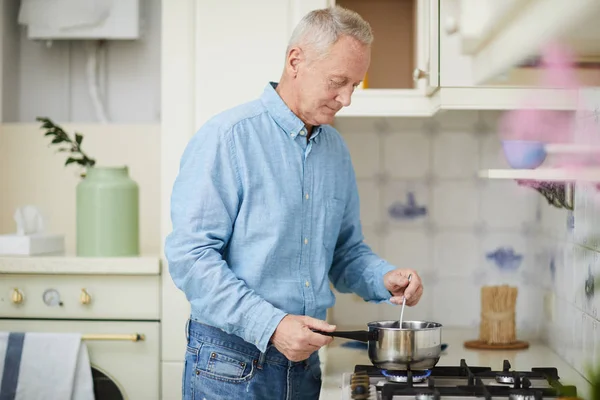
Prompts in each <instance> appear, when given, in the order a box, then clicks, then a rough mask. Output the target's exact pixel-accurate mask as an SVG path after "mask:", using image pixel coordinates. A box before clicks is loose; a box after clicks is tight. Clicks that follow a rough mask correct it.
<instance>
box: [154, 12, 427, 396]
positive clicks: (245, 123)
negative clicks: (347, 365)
mask: <svg viewBox="0 0 600 400" xmlns="http://www.w3.org/2000/svg"><path fill="white" fill-rule="evenodd" d="M372 40H373V39H372V33H371V28H370V26H369V25H368V24H367V23H366V22H365V21H364V20H363V19H362V18H361V17H360V16H359V15H357V14H356V13H354V12H351V11H349V10H345V9H343V8H340V7H334V8H329V9H324V10H317V11H313V12H311V13H309V14H308V15H306V16H305V17H304V18H303V19H302V21H301V22H300V23H299V25H298V26H297V28H296V29H295V31H294V33H293V35H292V38H291V39H290V42H289V46H288V49H287V53H286V60H285V67H284V71H283V74H282V76H281V79H280V82H279V84H275V83H269V84H268V85H267V86H266V88H265V90H264V93H263V94H262V96H261V97H260V99H257V100H255V101H252V102H250V103H247V104H243V105H240V106H237V107H235V108H233V109H231V110H227V111H225V112H223V113H221V114H219V115H217V116H216V117H214V118H212V119H211V120H210V121H208V122H207V123H206V124H205V125H204V126H202V127H201V128H200V130H199V131H198V132H197V133H196V135H195V136H194V137H193V138H192V139H191V141H190V142H189V144H188V146H187V148H186V150H185V152H184V154H183V156H182V160H181V165H180V171H179V174H178V176H177V179H176V182H175V185H174V188H173V194H172V204H171V207H172V221H173V232H172V233H171V234H170V235H169V236H168V238H167V241H166V246H165V247H166V248H165V253H166V257H167V260H168V263H169V270H170V273H171V276H172V278H173V281H174V282H175V284H176V285H177V287H178V288H180V289H181V290H182V291H183V292H184V293H185V294H186V296H187V299H188V300H189V301H190V303H191V310H192V311H191V317H190V320H189V321H188V326H187V334H188V346H187V351H186V355H185V372H184V377H183V395H184V398H185V399H189V398H192V397H193V398H196V399H206V400H214V399H261V400H269V399H277V400H279V399H292V398H293V399H318V398H319V392H320V387H321V370H320V367H319V359H318V352H317V350H318V349H319V348H321V347H322V346H324V345H327V344H328V343H330V341H331V340H332V339H331V338H330V337H328V336H325V335H322V334H318V333H315V332H313V330H322V331H329V332H331V331H334V330H335V326H332V325H329V324H328V323H326V322H325V321H323V319H324V318H325V315H326V310H327V309H328V308H329V307H332V306H333V304H334V301H335V297H334V295H333V293H332V291H331V290H330V286H329V282H330V281H331V282H332V283H333V285H334V286H335V287H336V288H337V290H339V291H340V292H354V293H357V294H358V295H360V296H361V297H362V298H364V299H365V300H367V301H371V302H384V301H389V302H391V303H394V304H399V303H401V302H402V299H403V296H404V297H406V304H407V305H409V306H412V305H415V304H416V303H417V302H418V301H419V298H420V297H421V294H422V292H423V288H422V286H421V280H420V278H419V276H418V274H417V273H416V272H415V271H413V270H408V269H396V268H395V267H394V266H392V265H390V264H388V263H387V262H385V261H384V260H382V259H381V258H379V257H378V256H377V255H375V254H374V253H373V252H372V251H371V249H370V248H369V247H368V246H367V245H366V244H364V243H363V235H362V231H361V224H360V216H359V198H358V191H357V186H356V179H355V175H354V170H353V167H352V163H351V160H350V155H349V152H348V150H347V148H346V146H345V144H344V142H343V140H342V138H341V136H340V135H339V134H338V132H337V131H336V130H335V129H334V128H332V127H331V126H330V125H329V124H331V123H332V122H333V120H334V116H335V114H336V113H337V112H338V111H339V110H340V109H341V108H342V107H343V106H348V105H349V104H350V97H351V95H352V92H353V90H354V89H355V87H356V86H357V85H358V84H359V83H360V81H361V80H362V78H363V77H364V76H365V73H366V72H367V69H368V67H369V62H370V44H371V42H372ZM409 274H412V281H411V282H410V284H409V282H408V279H407V277H408V275H409Z"/></svg>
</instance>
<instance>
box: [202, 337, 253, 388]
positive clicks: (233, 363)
mask: <svg viewBox="0 0 600 400" xmlns="http://www.w3.org/2000/svg"><path fill="white" fill-rule="evenodd" d="M195 368H196V375H202V376H205V377H207V378H211V379H215V380H218V381H223V382H230V383H242V382H248V381H249V380H250V379H252V377H253V376H254V359H253V358H252V357H251V356H249V355H247V354H244V353H241V352H238V351H236V350H233V349H230V348H228V347H224V346H218V345H215V344H212V343H206V342H204V343H202V345H201V347H200V350H199V351H198V357H197V362H196V367H195Z"/></svg>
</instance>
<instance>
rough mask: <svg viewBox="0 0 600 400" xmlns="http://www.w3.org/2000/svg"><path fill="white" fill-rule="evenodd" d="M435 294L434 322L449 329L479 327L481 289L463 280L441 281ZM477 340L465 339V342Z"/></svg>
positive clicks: (436, 287)
mask: <svg viewBox="0 0 600 400" xmlns="http://www.w3.org/2000/svg"><path fill="white" fill-rule="evenodd" d="M433 290H434V291H435V292H434V294H433V296H434V306H433V320H434V321H437V322H439V323H441V324H442V325H444V326H447V327H457V326H461V327H478V326H479V321H480V318H479V313H480V310H481V289H480V288H479V287H477V286H475V285H473V284H472V283H471V282H470V281H468V280H466V279H463V278H448V279H444V280H440V281H439V282H438V283H437V284H436V285H435V288H434V289H433ZM471 339H477V338H476V337H474V338H465V340H471Z"/></svg>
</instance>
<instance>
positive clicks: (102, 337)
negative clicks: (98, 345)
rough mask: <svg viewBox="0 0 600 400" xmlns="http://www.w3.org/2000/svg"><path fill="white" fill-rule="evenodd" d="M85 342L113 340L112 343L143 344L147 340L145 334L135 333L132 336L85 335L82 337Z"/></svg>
mask: <svg viewBox="0 0 600 400" xmlns="http://www.w3.org/2000/svg"><path fill="white" fill-rule="evenodd" d="M81 339H83V340H112V341H131V342H141V341H144V340H146V335H144V334H143V333H133V334H131V335H127V334H124V335H121V334H102V333H99V334H84V335H81Z"/></svg>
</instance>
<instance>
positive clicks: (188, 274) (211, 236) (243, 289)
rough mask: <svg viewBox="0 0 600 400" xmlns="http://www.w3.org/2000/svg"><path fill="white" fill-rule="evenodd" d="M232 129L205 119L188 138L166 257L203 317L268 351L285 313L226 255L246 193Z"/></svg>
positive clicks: (174, 193)
mask: <svg viewBox="0 0 600 400" xmlns="http://www.w3.org/2000/svg"><path fill="white" fill-rule="evenodd" d="M233 143H234V142H233V140H232V132H231V130H222V129H221V128H220V127H219V126H215V125H211V123H208V124H206V125H205V126H204V127H202V128H201V129H200V130H199V131H198V132H197V133H196V135H194V137H193V138H192V139H191V140H190V142H189V144H188V145H187V147H186V149H185V151H184V153H183V155H182V159H181V164H180V169H179V173H178V175H177V178H176V180H175V183H174V186H173V191H172V195H171V220H172V224H173V230H172V232H171V233H170V234H169V235H168V236H167V238H166V242H165V257H166V259H167V262H168V267H169V273H170V275H171V278H172V279H173V282H174V283H175V285H176V286H177V287H178V288H179V289H180V290H181V291H183V293H185V295H186V297H187V299H188V301H189V302H190V304H191V307H192V309H193V310H194V316H196V317H198V318H200V319H201V320H202V322H204V323H206V324H208V325H211V326H215V327H218V328H220V329H222V330H224V331H225V332H227V333H231V334H235V335H238V336H240V337H241V338H242V339H244V340H246V341H247V342H249V343H252V344H254V345H256V346H257V347H258V349H259V350H260V351H266V348H267V345H268V343H269V340H270V338H271V336H272V334H273V332H274V331H275V329H276V328H277V325H278V324H279V322H280V321H281V319H282V318H283V317H284V316H285V315H286V314H285V312H283V311H282V310H280V309H278V308H276V307H274V306H273V305H272V304H270V303H269V302H267V301H266V300H264V299H263V298H262V297H261V296H259V295H257V294H256V293H255V292H254V291H253V290H251V289H250V288H249V287H248V286H247V285H246V284H245V283H244V282H243V281H242V280H240V279H238V278H237V277H236V275H235V274H234V273H233V271H232V270H231V269H230V268H229V266H228V264H227V262H226V260H225V259H224V258H223V252H224V250H225V249H226V247H227V245H228V242H229V240H230V238H231V234H232V230H233V226H234V222H235V219H236V216H237V213H238V210H239V206H240V204H241V201H242V198H243V188H242V184H241V181H240V174H239V171H238V169H237V162H236V158H235V149H234V145H233Z"/></svg>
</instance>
